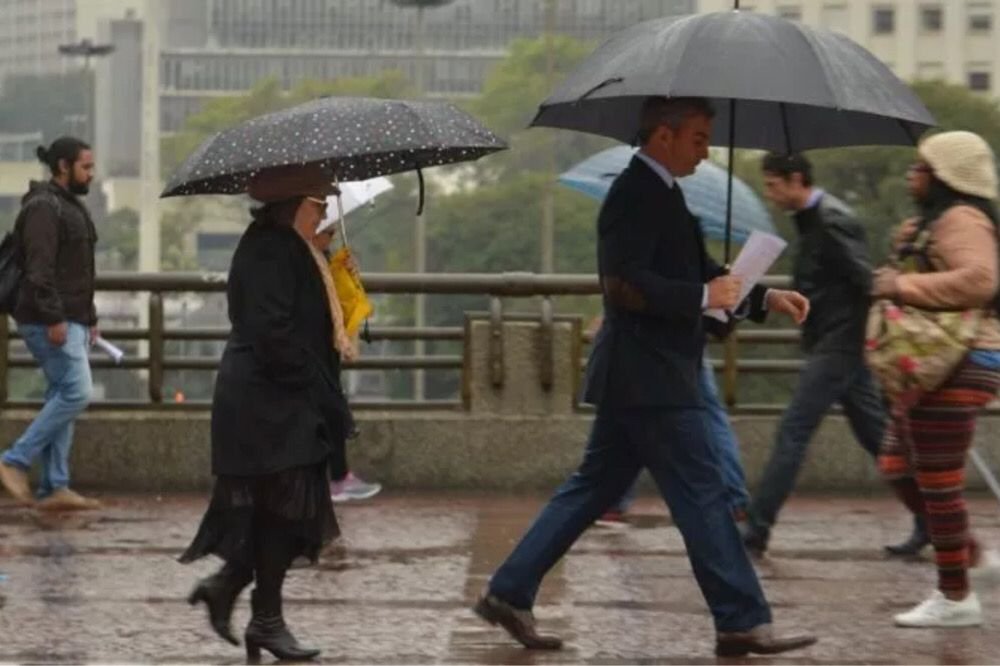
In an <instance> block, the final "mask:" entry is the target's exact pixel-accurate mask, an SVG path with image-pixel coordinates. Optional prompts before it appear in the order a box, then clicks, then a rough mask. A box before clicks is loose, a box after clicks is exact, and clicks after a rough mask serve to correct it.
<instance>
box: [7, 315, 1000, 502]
mask: <svg viewBox="0 0 1000 666" xmlns="http://www.w3.org/2000/svg"><path fill="white" fill-rule="evenodd" d="M579 340H580V322H579V320H576V319H570V320H557V321H554V322H552V326H551V328H548V329H545V328H543V327H542V326H541V324H540V322H539V321H504V322H495V323H491V322H490V320H489V318H488V317H482V316H470V317H469V319H468V321H467V323H466V347H465V354H466V355H465V364H464V365H465V368H464V372H463V397H464V398H465V403H466V406H467V409H466V410H464V411H441V412H410V413H407V412H399V411H390V412H359V413H358V414H357V418H358V422H359V427H360V429H361V437H360V438H359V439H357V440H355V441H352V442H351V443H350V448H349V460H350V462H351V465H352V467H354V468H355V469H357V470H358V471H359V472H360V473H361V474H363V475H365V476H371V477H372V478H375V479H378V480H379V481H382V482H383V483H385V484H386V486H387V487H389V488H401V489H402V488H408V489H409V488H464V489H502V490H517V489H525V490H529V489H530V490H549V489H552V488H554V487H555V486H556V485H557V484H558V483H560V482H561V481H562V480H563V479H565V478H566V476H567V475H568V474H569V473H570V472H571V471H572V470H573V469H574V468H575V467H576V466H577V465H578V464H579V462H580V458H581V454H582V451H583V447H584V444H585V441H586V437H587V433H588V431H589V428H590V422H591V417H590V416H588V415H585V414H580V413H578V412H577V411H575V410H574V399H573V397H574V395H575V393H576V391H577V388H578V387H577V383H578V379H577V378H578V377H579V359H580V356H579V354H580V352H579V348H580V343H579ZM546 364H550V365H549V368H550V370H551V372H543V370H542V368H543V367H545V365H546ZM33 416H34V414H33V413H31V412H24V411H8V412H4V413H3V414H0V447H6V446H7V445H8V444H9V443H10V442H12V441H13V440H14V439H15V438H16V437H17V436H18V435H19V434H20V433H21V432H22V431H23V430H24V428H25V427H26V426H27V425H28V423H29V421H30V419H31V418H32V417H33ZM777 420H778V419H777V418H776V417H767V416H739V415H737V416H736V417H734V419H733V425H734V428H735V430H736V433H737V435H738V437H739V441H740V444H741V450H742V453H743V461H744V465H745V468H746V471H747V475H748V477H749V480H750V485H751V488H753V486H754V485H755V483H756V480H757V478H758V477H759V475H760V472H761V470H762V468H763V465H764V463H765V461H766V459H767V456H768V454H769V452H770V449H771V444H772V440H773V437H774V431H775V429H776V427H777ZM998 435H1000V417H995V416H990V417H984V418H983V419H982V420H981V421H980V427H979V434H978V435H977V440H976V446H977V447H978V448H980V450H981V451H982V452H983V454H984V455H985V457H986V458H987V459H988V460H989V461H991V463H992V464H993V466H994V467H995V468H996V469H997V471H998V472H1000V436H998ZM209 442H210V440H209V414H208V413H207V412H201V413H199V412H187V413H165V412H162V411H152V410H151V411H148V412H111V411H91V412H88V413H87V414H85V415H84V416H83V417H82V418H81V419H80V421H79V422H78V425H77V429H76V443H75V445H74V448H73V455H72V469H73V476H74V482H75V483H76V484H78V485H79V486H80V487H92V488H101V489H107V490H148V491H160V490H186V489H203V488H207V487H209V485H210V483H211V469H210V462H211V455H210V443H209ZM664 444H665V445H669V446H683V445H684V442H665V443H664ZM971 484H972V485H973V486H974V487H982V482H981V481H980V480H979V478H978V476H977V475H976V474H975V473H974V471H973V473H972V475H971ZM799 487H800V488H801V489H804V490H838V491H855V492H856V491H870V490H877V489H882V488H883V485H882V482H881V481H880V479H879V478H878V475H877V473H876V471H875V466H874V464H873V462H872V460H871V458H870V457H869V456H868V455H867V454H865V453H864V451H862V449H861V448H860V446H859V445H858V444H857V443H856V442H855V441H854V438H853V436H852V435H851V433H850V429H849V428H848V427H847V424H846V422H845V421H844V419H843V418H842V417H839V416H831V417H828V418H827V419H826V421H825V422H824V424H823V426H822V427H821V429H820V430H819V432H818V433H817V435H816V437H815V439H814V441H813V443H812V446H811V447H810V451H809V455H808V459H807V463H806V465H805V469H804V470H803V473H802V477H801V479H800V483H799Z"/></svg>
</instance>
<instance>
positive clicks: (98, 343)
mask: <svg viewBox="0 0 1000 666" xmlns="http://www.w3.org/2000/svg"><path fill="white" fill-rule="evenodd" d="M94 346H95V347H97V348H98V349H100V350H101V351H103V352H104V353H105V354H107V355H108V356H110V357H111V360H112V361H114V362H115V365H118V364H120V363H121V362H122V359H123V358H125V352H123V351H122V350H121V349H120V348H118V347H116V346H114V345H113V344H111V343H110V342H108V341H107V340H105V339H104V338H102V337H100V336H98V337H97V339H95V340H94Z"/></svg>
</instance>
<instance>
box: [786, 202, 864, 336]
mask: <svg viewBox="0 0 1000 666" xmlns="http://www.w3.org/2000/svg"><path fill="white" fill-rule="evenodd" d="M795 223H796V226H797V227H798V231H799V238H798V245H797V249H796V253H795V266H794V269H793V277H794V282H795V289H796V290H797V291H799V292H801V293H802V294H804V295H805V296H806V297H807V298H808V299H809V303H810V307H809V317H808V318H806V321H805V323H804V324H803V326H802V348H803V349H804V350H805V351H807V352H815V353H821V352H852V353H856V354H860V353H861V352H862V346H863V344H864V337H865V322H866V320H867V317H868V306H869V305H870V303H871V301H870V298H869V293H870V292H871V280H872V266H871V261H870V259H869V255H868V241H867V237H866V234H865V229H864V227H863V226H862V225H861V224H860V223H859V222H858V221H857V219H855V217H854V213H853V212H852V211H851V209H850V208H848V207H847V205H846V204H844V203H843V202H842V201H840V200H839V199H837V198H836V197H834V196H832V195H830V194H823V196H822V198H821V199H820V201H819V204H818V205H817V206H813V207H812V208H809V209H806V210H803V211H799V212H797V213H796V214H795Z"/></svg>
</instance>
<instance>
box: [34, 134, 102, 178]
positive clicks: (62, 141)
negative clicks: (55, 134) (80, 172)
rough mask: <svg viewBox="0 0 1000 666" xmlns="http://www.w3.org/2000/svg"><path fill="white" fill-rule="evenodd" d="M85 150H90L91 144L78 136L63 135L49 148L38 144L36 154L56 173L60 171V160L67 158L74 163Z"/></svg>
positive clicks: (39, 159) (69, 162) (68, 161)
mask: <svg viewBox="0 0 1000 666" xmlns="http://www.w3.org/2000/svg"><path fill="white" fill-rule="evenodd" d="M85 150H90V146H89V145H88V144H87V143H86V142H84V141H81V140H80V139H77V138H76V137H72V136H62V137H59V138H58V139H56V140H55V141H53V142H52V145H51V146H49V147H48V148H46V147H45V146H38V148H36V149H35V155H37V156H38V161H39V162H41V163H42V164H44V165H46V166H48V167H49V171H51V172H52V174H53V175H56V174H58V173H59V161H60V160H66V162H67V163H68V164H70V165H73V164H75V163H76V161H77V159H79V157H80V153H82V152H83V151H85Z"/></svg>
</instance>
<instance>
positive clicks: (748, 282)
mask: <svg viewBox="0 0 1000 666" xmlns="http://www.w3.org/2000/svg"><path fill="white" fill-rule="evenodd" d="M786 247H788V243H786V242H785V241H784V240H783V239H781V238H780V237H779V236H775V235H774V234H769V233H767V232H766V231H756V230H755V231H752V232H750V238H748V239H747V242H746V243H744V244H743V249H742V250H740V254H739V256H737V257H736V261H734V262H733V265H732V269H731V270H730V271H729V274H730V275H735V276H737V277H740V278H743V287H742V288H741V289H740V302H741V303H742V302H743V299H744V298H746V297H747V295H749V294H750V290H751V289H753V288H754V285H756V284H757V283H758V282H760V279H761V278H762V277H764V276H765V275H766V274H767V271H768V270H770V268H771V266H773V265H774V262H775V261H777V259H778V257H780V256H781V253H782V252H784V250H785V248H786ZM705 314H706V315H708V316H709V317H713V318H715V319H718V320H719V321H721V322H723V323H725V321H726V313H725V311H724V310H721V309H719V308H712V309H710V310H705Z"/></svg>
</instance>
